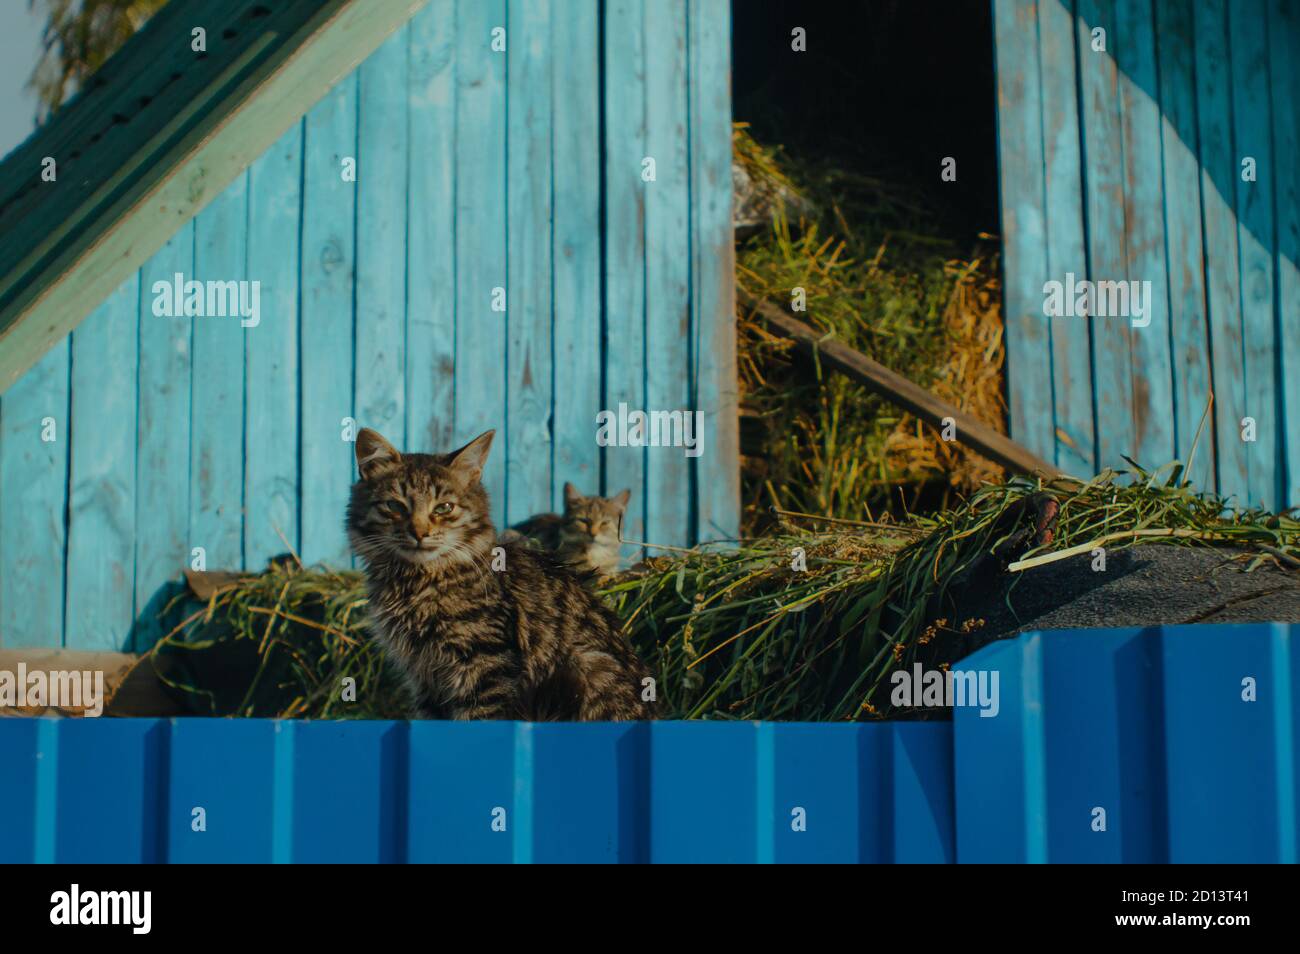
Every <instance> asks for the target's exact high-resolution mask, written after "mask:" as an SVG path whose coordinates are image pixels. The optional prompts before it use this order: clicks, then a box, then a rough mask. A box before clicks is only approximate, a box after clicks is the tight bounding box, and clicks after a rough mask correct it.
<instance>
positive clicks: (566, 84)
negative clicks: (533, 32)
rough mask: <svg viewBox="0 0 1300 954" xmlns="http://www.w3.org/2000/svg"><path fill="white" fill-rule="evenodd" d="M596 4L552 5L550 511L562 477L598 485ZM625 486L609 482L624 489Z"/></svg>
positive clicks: (560, 496)
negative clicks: (552, 378) (551, 461)
mask: <svg viewBox="0 0 1300 954" xmlns="http://www.w3.org/2000/svg"><path fill="white" fill-rule="evenodd" d="M598 29H599V15H598V10H597V3H596V0H566V2H565V3H562V4H561V3H552V4H551V44H552V46H553V48H554V49H555V50H556V51H561V52H560V53H559V55H554V56H552V57H551V70H552V83H553V88H554V101H555V104H556V108H555V113H554V115H553V117H552V123H553V126H552V131H553V138H552V144H551V149H552V165H551V182H552V185H553V189H554V194H555V198H554V208H553V209H552V210H551V212H552V215H553V219H552V226H551V234H552V241H553V243H554V244H553V251H552V254H551V268H552V270H553V271H552V282H553V286H554V295H555V316H556V319H557V320H556V321H555V324H554V326H553V331H554V336H555V338H554V342H555V343H554V361H555V380H556V387H555V394H554V403H553V407H554V412H553V416H552V420H551V440H552V448H553V454H554V457H553V459H554V465H553V474H552V481H551V508H552V509H557V510H558V509H559V508H561V507H563V505H564V493H563V488H564V483H565V481H572V482H573V484H574V485H575V486H577V487H578V488H579V489H580V490H581V491H582V492H583V493H584V494H594V493H597V492H599V491H600V489H601V487H600V448H599V447H597V446H596V439H595V434H596V414H597V413H598V412H599V411H600V409H601V400H600V376H601V346H600V236H601V230H600V148H601V144H600V68H599V60H600V41H599V39H598V36H597V34H598ZM622 489H623V488H622V487H621V486H617V487H615V486H612V485H611V486H607V487H606V491H607V492H608V493H617V492H618V491H620V490H622Z"/></svg>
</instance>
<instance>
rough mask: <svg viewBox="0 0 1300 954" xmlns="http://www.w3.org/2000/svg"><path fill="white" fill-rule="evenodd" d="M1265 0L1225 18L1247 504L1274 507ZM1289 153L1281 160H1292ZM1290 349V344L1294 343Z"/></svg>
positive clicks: (1271, 178)
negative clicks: (1252, 431)
mask: <svg viewBox="0 0 1300 954" xmlns="http://www.w3.org/2000/svg"><path fill="white" fill-rule="evenodd" d="M1265 9H1266V6H1265V2H1264V0H1239V2H1234V3H1233V5H1232V11H1231V15H1230V16H1229V17H1228V34H1229V41H1228V42H1229V47H1230V49H1229V58H1230V59H1231V62H1232V74H1231V75H1232V119H1233V129H1232V136H1233V151H1234V152H1235V154H1236V155H1235V160H1236V167H1237V168H1236V173H1235V175H1234V176H1233V185H1234V187H1235V189H1236V197H1237V256H1238V265H1239V267H1240V269H1241V340H1242V346H1243V347H1242V359H1243V362H1244V365H1243V369H1242V370H1243V373H1244V375H1245V378H1246V404H1245V410H1244V412H1243V416H1249V417H1252V418H1254V419H1255V425H1256V439H1255V440H1254V441H1248V442H1246V443H1245V450H1246V474H1247V493H1248V494H1249V497H1250V502H1251V503H1252V504H1262V505H1263V506H1265V507H1268V508H1276V507H1277V505H1278V495H1279V492H1280V489H1281V488H1280V475H1279V473H1278V460H1279V456H1280V450H1279V448H1280V445H1279V443H1278V442H1279V439H1280V434H1281V431H1280V430H1279V427H1278V424H1279V422H1278V415H1279V413H1280V412H1279V408H1278V404H1277V386H1278V380H1277V365H1276V361H1277V352H1278V349H1279V348H1281V347H1284V345H1283V343H1282V342H1280V341H1278V340H1277V338H1276V337H1275V335H1274V324H1275V323H1274V312H1273V245H1274V242H1275V237H1274V234H1273V188H1274V185H1275V184H1276V183H1277V178H1278V171H1277V170H1276V169H1275V168H1274V167H1273V163H1272V145H1273V144H1272V126H1273V114H1272V110H1271V108H1270V105H1269V75H1268V36H1267V33H1266V20H1267V18H1266V14H1265ZM1248 158H1249V159H1254V160H1255V162H1256V180H1255V181H1254V182H1246V181H1244V180H1243V171H1242V168H1241V163H1242V162H1243V161H1245V160H1246V159H1248ZM1294 163H1295V159H1294V157H1292V159H1291V160H1290V161H1288V162H1287V168H1288V169H1289V168H1290V167H1291V166H1292V165H1294ZM1292 347H1295V344H1294V342H1293V343H1292Z"/></svg>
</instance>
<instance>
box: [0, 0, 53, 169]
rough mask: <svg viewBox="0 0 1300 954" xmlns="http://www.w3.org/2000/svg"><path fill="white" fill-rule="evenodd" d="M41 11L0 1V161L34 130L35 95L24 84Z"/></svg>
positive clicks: (37, 42) (37, 44)
mask: <svg viewBox="0 0 1300 954" xmlns="http://www.w3.org/2000/svg"><path fill="white" fill-rule="evenodd" d="M44 22H45V17H44V11H43V9H38V10H37V11H32V10H31V9H30V5H29V3H28V0H0V157H3V156H5V155H7V154H8V153H9V151H10V150H12V149H13V148H14V147H15V146H17V145H18V144H19V143H21V142H22V141H23V140H24V139H26V138H27V137H28V136H29V135H30V134H31V132H32V130H33V129H35V128H36V119H35V116H36V95H35V93H33V92H32V91H31V90H29V89H27V80H28V78H29V77H30V76H31V75H32V69H33V68H35V66H36V61H37V59H38V58H39V56H40V50H41V27H42V25H43V24H44Z"/></svg>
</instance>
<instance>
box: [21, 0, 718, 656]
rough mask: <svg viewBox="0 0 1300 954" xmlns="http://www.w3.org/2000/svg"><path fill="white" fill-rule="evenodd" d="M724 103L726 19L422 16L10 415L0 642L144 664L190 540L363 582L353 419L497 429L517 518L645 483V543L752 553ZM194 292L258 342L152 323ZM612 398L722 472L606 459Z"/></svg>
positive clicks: (631, 6)
mask: <svg viewBox="0 0 1300 954" xmlns="http://www.w3.org/2000/svg"><path fill="white" fill-rule="evenodd" d="M602 11H603V21H602V18H601V17H602ZM498 27H500V28H504V29H505V31H506V34H505V39H506V51H505V52H499V51H494V50H493V48H492V42H493V31H494V30H495V29H496V28H498ZM730 113H731V96H730V6H729V4H728V3H727V0H607V2H605V3H604V4H598V2H597V0H526V2H525V0H511V2H509V3H507V2H505V0H459V2H457V0H432V2H430V3H429V5H428V6H427V7H425V8H424V9H423V10H422V11H421V12H420V13H419V14H417V15H416V17H415V18H414V19H413V20H412V21H411V22H410V23H409V24H408V25H407V27H406V28H404V29H403V30H401V31H400V32H399V33H397V34H395V35H394V36H393V37H392V38H391V39H390V40H389V41H388V42H387V43H385V44H384V45H383V46H382V47H381V48H380V49H379V50H378V51H377V52H376V53H375V54H374V55H373V56H371V57H370V58H369V59H368V60H367V61H366V62H365V63H364V64H362V66H361V67H360V68H359V69H358V70H357V71H356V72H354V73H353V74H352V75H351V76H349V77H348V78H347V79H345V80H344V81H342V82H341V83H339V84H338V85H337V86H336V87H335V88H334V89H333V90H331V91H330V92H329V93H328V94H327V95H326V96H325V97H324V99H323V100H322V101H321V102H320V103H319V104H318V105H317V106H316V107H315V108H313V109H312V110H311V112H310V113H309V114H308V115H307V116H306V117H304V118H303V120H302V121H301V122H300V123H298V124H297V125H295V126H294V127H293V128H291V129H290V130H289V131H288V132H287V133H286V134H285V135H284V137H283V138H282V139H281V140H280V141H279V142H278V143H277V144H276V145H275V146H274V147H273V148H272V149H270V150H269V151H268V152H267V153H266V154H265V155H263V156H262V157H260V158H259V159H258V160H257V162H255V163H254V164H253V166H252V167H251V168H249V169H248V170H247V171H246V172H245V173H243V174H242V175H241V176H240V177H239V178H238V179H237V180H236V181H235V182H234V183H233V184H232V185H231V186H230V187H229V188H228V189H227V190H226V191H225V192H224V193H223V194H222V195H221V196H219V197H218V198H217V199H216V200H215V201H214V202H213V203H212V204H211V205H210V206H209V207H207V208H206V209H204V210H203V211H202V212H201V213H200V214H199V216H198V217H197V219H195V220H194V221H193V222H191V223H189V224H186V225H184V226H183V227H181V228H180V229H179V231H177V233H176V234H175V235H174V236H173V238H172V239H171V240H170V241H169V242H168V243H167V245H166V246H165V247H164V248H163V249H162V250H161V251H159V252H158V253H157V254H156V255H155V256H154V257H153V258H152V259H151V260H150V261H149V262H148V263H147V264H146V265H145V266H144V267H143V268H142V269H141V270H140V272H139V274H138V275H136V276H133V277H132V278H131V279H129V280H128V281H127V282H125V283H124V284H123V285H122V287H121V288H120V289H119V290H118V291H117V292H116V293H115V294H114V295H113V296H112V297H111V298H109V299H108V300H107V301H106V302H104V304H103V305H102V306H101V307H100V308H99V309H98V310H97V311H96V312H95V313H94V314H93V315H92V316H91V317H90V318H88V319H87V320H86V321H85V322H84V323H83V324H82V325H81V326H80V327H79V328H78V329H77V330H76V331H75V332H74V333H73V334H72V335H71V336H70V338H69V340H68V341H66V342H65V343H63V344H62V345H60V346H57V347H56V348H55V349H54V350H53V351H51V352H50V353H49V354H48V355H46V356H45V358H44V359H42V361H41V362H40V363H39V364H38V365H37V366H36V367H35V368H33V369H32V371H31V372H29V373H28V374H27V375H26V376H25V377H24V378H23V379H21V380H20V381H19V382H18V383H17V384H15V385H14V386H13V387H12V388H11V389H10V390H9V391H8V392H7V393H5V394H4V395H3V396H0V645H3V646H6V647H9V648H13V647H24V646H58V645H64V646H67V647H68V648H75V649H121V648H128V649H129V648H132V647H134V648H137V649H139V648H143V647H145V646H147V645H149V644H150V643H151V641H152V640H153V639H154V638H155V637H156V635H157V632H156V625H155V624H154V622H153V620H154V618H155V614H156V612H157V610H158V608H159V607H160V605H161V603H162V602H163V601H164V600H165V598H166V595H167V591H166V589H165V586H164V585H165V584H166V582H167V581H168V580H174V579H176V578H177V577H178V576H179V573H180V570H181V568H182V567H183V566H185V565H188V564H189V562H190V559H191V552H192V548H194V547H203V548H204V550H205V552H206V563H207V566H208V567H209V568H213V569H216V568H226V567H249V568H257V567H260V566H262V565H264V563H265V561H266V559H267V558H268V557H270V556H272V555H274V554H277V553H282V552H284V551H285V550H287V549H289V548H293V549H294V550H296V551H297V552H298V553H300V554H301V555H302V557H303V558H304V559H305V560H306V561H308V562H315V561H329V562H332V563H335V564H342V563H347V562H348V561H349V555H348V552H347V542H346V539H345V536H344V532H343V508H344V504H345V502H346V498H347V493H348V488H349V486H350V484H351V482H352V480H353V479H354V464H353V456H352V446H351V445H350V444H349V443H347V442H346V441H345V440H344V439H343V431H344V421H345V419H347V418H352V419H355V421H357V422H358V424H359V425H360V426H369V427H374V428H377V429H378V430H380V431H381V432H382V433H384V434H385V435H386V436H388V437H389V438H390V439H392V440H393V441H394V442H395V443H397V444H399V445H400V446H404V447H409V448H412V449H420V450H431V449H432V450H446V449H450V448H451V447H453V446H456V445H457V444H458V443H460V442H464V441H466V440H468V439H470V438H472V437H474V436H476V435H477V434H479V433H480V432H482V431H484V430H486V429H488V428H493V427H494V428H496V429H497V439H496V442H495V444H494V447H493V453H492V456H491V458H490V460H489V464H488V467H487V471H486V473H485V481H486V483H487V485H488V488H489V490H490V492H491V494H492V498H493V501H494V508H495V516H496V518H497V520H498V522H501V521H503V520H508V521H516V520H519V519H522V518H524V517H526V516H528V515H529V514H531V513H534V512H537V511H541V510H548V509H553V508H557V507H559V506H561V504H562V498H561V488H562V487H563V484H564V482H565V481H573V482H574V483H575V484H576V485H577V486H578V487H579V488H581V489H582V490H584V491H585V492H589V493H590V492H595V491H597V490H600V489H602V488H603V489H604V490H605V492H608V493H614V492H617V491H619V490H620V489H622V488H623V487H630V488H631V489H632V503H631V506H630V510H629V514H628V518H627V520H626V524H625V529H624V536H625V538H627V539H631V540H638V541H642V540H647V539H648V540H650V541H652V542H654V543H664V544H669V545H683V544H688V543H690V542H693V541H695V540H698V539H716V538H726V537H732V536H734V535H735V534H736V533H737V530H738V522H739V475H738V454H739V451H738V445H737V436H736V418H735V402H736V395H735V345H734V325H733V322H734V307H733V298H732V296H733V294H734V290H733V284H732V282H733V279H732V263H733V247H732V234H731V212H730V202H731V173H730V162H731V114H730ZM647 156H649V157H652V158H654V160H655V166H656V176H655V180H654V181H653V182H647V181H644V180H643V178H642V169H643V163H642V160H643V159H644V158H645V157H647ZM345 158H353V159H355V160H356V164H357V179H356V181H355V182H350V181H345V180H344V178H343V176H342V174H341V173H342V164H343V160H344V159H345ZM176 272H180V273H183V274H184V275H185V276H186V278H195V279H198V280H200V281H204V280H209V279H211V280H222V281H230V280H238V279H249V280H254V279H255V280H257V281H259V282H260V283H261V311H262V318H261V323H260V325H258V326H257V327H250V328H247V329H245V328H242V327H241V326H240V324H239V322H238V320H237V319H233V318H197V319H187V318H159V317H155V316H154V315H153V313H152V310H151V306H152V302H153V297H154V296H153V293H152V286H153V283H154V282H155V281H158V280H160V279H167V280H170V278H171V276H172V275H173V274H174V273H176ZM498 288H499V289H503V290H504V293H505V296H506V311H505V312H500V311H494V310H493V294H494V290H495V289H498ZM620 401H626V402H627V403H628V405H629V407H630V408H632V409H647V410H648V409H662V410H673V409H699V410H701V411H703V412H704V413H705V415H706V424H705V433H704V436H703V440H704V447H705V450H704V453H703V455H702V456H701V457H699V458H697V459H695V460H693V461H691V460H688V459H687V458H686V456H685V454H684V452H683V450H682V449H680V448H622V447H610V448H605V449H603V450H602V449H601V448H600V447H598V446H597V445H596V442H595V435H596V423H595V421H596V414H597V412H598V411H600V410H602V409H607V408H608V409H615V410H616V409H617V407H618V403H619V402H620ZM46 418H50V419H52V420H53V423H54V427H55V428H56V431H55V439H54V440H52V441H45V440H43V439H42V421H43V420H45V419H46ZM627 552H628V554H629V555H630V554H631V552H632V548H630V547H629V548H627Z"/></svg>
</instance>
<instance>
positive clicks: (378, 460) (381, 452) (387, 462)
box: [357, 427, 402, 480]
mask: <svg viewBox="0 0 1300 954" xmlns="http://www.w3.org/2000/svg"><path fill="white" fill-rule="evenodd" d="M401 460H402V455H401V454H399V453H398V452H397V448H396V447H394V446H393V445H392V444H390V443H388V441H386V440H384V438H383V437H382V436H381V435H380V434H379V432H378V431H372V430H371V429H370V428H368V427H363V428H361V430H360V432H359V433H358V434H357V470H359V471H360V472H361V479H362V480H369V479H370V478H371V477H373V476H374V475H375V474H377V473H379V472H380V471H381V470H383V469H384V468H385V467H391V466H392V465H393V464H397V463H400V462H401Z"/></svg>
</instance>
